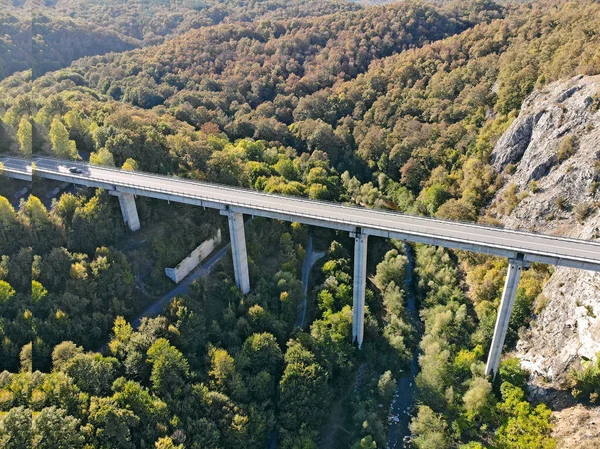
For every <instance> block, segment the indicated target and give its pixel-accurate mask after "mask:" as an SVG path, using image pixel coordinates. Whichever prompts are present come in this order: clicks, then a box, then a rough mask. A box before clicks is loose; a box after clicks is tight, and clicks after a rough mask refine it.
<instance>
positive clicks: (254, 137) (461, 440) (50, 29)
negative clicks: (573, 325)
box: [0, 0, 600, 449]
mask: <svg viewBox="0 0 600 449" xmlns="http://www.w3.org/2000/svg"><path fill="white" fill-rule="evenodd" d="M13 3H14V5H13V7H11V8H9V9H7V11H6V12H3V13H2V14H3V15H0V36H2V37H0V79H2V78H4V79H2V80H1V81H0V152H2V153H11V154H15V155H20V156H25V157H29V156H30V155H32V154H35V153H38V154H47V155H51V156H56V157H61V158H67V159H79V158H81V157H83V158H88V157H89V159H90V161H91V162H93V163H99V164H105V165H109V166H117V167H123V168H126V169H129V170H143V171H150V172H158V173H164V174H174V175H179V176H183V177H188V178H191V179H199V180H208V181H211V182H217V183H223V184H230V185H238V186H243V187H246V188H251V189H256V190H261V191H266V192H271V193H280V194H286V195H296V196H303V197H308V198H312V199H322V200H330V201H339V202H348V203H354V204H359V205H362V206H365V207H376V208H387V209H392V210H397V211H400V212H407V213H413V214H421V215H426V216H436V217H441V218H447V219H454V220H466V221H480V222H485V223H497V219H498V217H499V216H500V215H501V214H503V213H506V211H510V210H511V208H514V207H515V205H516V204H517V203H518V201H519V200H520V199H521V198H523V196H524V195H527V191H523V192H519V191H517V190H516V189H507V190H505V192H507V193H504V194H503V195H504V196H503V197H501V198H498V199H497V200H498V201H497V204H496V207H495V208H494V209H489V204H490V200H491V199H492V198H493V197H494V195H495V194H496V192H497V191H498V190H499V189H500V188H501V187H502V186H503V182H504V180H503V176H502V174H499V173H497V172H496V171H495V170H494V169H493V168H492V166H491V165H490V164H489V158H490V153H491V150H492V148H493V146H494V144H495V142H496V140H497V139H498V137H499V136H500V135H501V134H502V133H503V132H504V131H505V130H506V129H507V127H508V126H509V125H510V123H511V122H512V121H513V120H514V118H515V117H516V116H517V114H518V111H519V108H520V106H521V104H522V102H523V100H524V99H525V97H526V96H527V95H528V94H529V93H531V92H532V91H533V89H534V88H543V87H544V86H545V85H546V84H547V83H549V82H551V81H553V80H557V79H560V78H567V77H571V76H574V75H578V74H598V73H600V35H599V34H598V30H600V4H599V3H598V2H597V1H592V0H582V1H577V2H573V1H570V2H568V1H563V0H542V1H539V2H534V3H532V4H525V5H520V4H519V3H521V2H505V3H506V5H505V4H504V3H503V5H504V6H500V5H498V4H496V3H494V2H491V1H488V0H477V1H473V2H458V3H456V2H450V3H453V4H452V5H450V6H446V7H444V8H439V7H437V6H435V5H432V4H429V3H421V2H412V1H410V2H409V1H407V2H399V3H398V4H392V5H386V6H377V7H368V8H367V7H365V8H361V7H358V6H356V5H353V4H351V3H350V2H342V1H316V0H298V1H293V2H287V1H277V0H266V1H217V0H193V1H192V0H190V1H187V0H182V1H177V2H174V1H166V0H165V1H159V0H156V1H150V0H138V1H131V2H123V1H117V0H103V1H100V2H93V1H88V0H58V1H56V2H48V1H45V2H43V4H42V2H25V4H23V2H18V1H15V2H13ZM444 3H446V2H444ZM513 3H514V4H513ZM26 8H30V9H33V10H35V11H39V15H37V16H35V17H36V19H35V20H34V21H33V32H32V28H27V26H26V25H25V23H26V21H25V18H26V15H24V14H26V12H27V9H26ZM30 25H31V23H30ZM32 35H33V36H34V39H33V43H34V45H33V47H31V48H33V49H34V51H36V52H37V56H36V57H35V58H33V59H34V60H31V59H28V58H31V57H32V54H31V53H28V52H27V51H26V49H27V42H28V40H30V39H31V36H32ZM59 42H71V43H70V44H69V45H67V46H66V47H65V48H62V47H61V48H59V46H58V43H59ZM73 42H77V45H74V44H73ZM134 47H143V48H135V49H134ZM40 55H42V56H40ZM28 64H29V65H28ZM27 69H30V70H27ZM13 72H16V73H13ZM46 72H47V73H46ZM0 172H1V170H0ZM38 183H40V184H39V185H41V186H42V187H39V191H36V190H35V188H34V191H33V194H32V195H30V196H29V197H28V199H27V200H23V201H21V203H20V204H15V201H13V198H14V196H13V193H14V191H15V190H17V187H14V185H12V184H10V182H9V180H8V179H7V178H6V177H5V176H2V175H1V174H0V255H1V256H2V257H1V259H0V366H1V367H2V369H0V445H1V446H3V447H7V448H21V447H36V448H37V447H39V448H41V447H68V448H84V447H85V448H86V449H90V448H102V449H104V448H111V449H113V448H124V449H129V448H148V447H155V448H160V449H167V448H170V449H174V448H177V449H181V448H215V449H217V448H219V449H222V448H258V447H263V446H264V444H265V442H266V441H267V440H269V441H272V438H274V436H277V438H278V444H279V445H280V447H283V448H286V449H287V448H290V449H291V448H294V449H296V448H304V449H307V448H310V449H312V448H316V447H324V448H333V447H340V448H342V447H344V448H347V447H351V448H353V449H359V448H377V447H385V446H386V444H387V432H388V430H389V422H388V420H387V418H388V409H389V405H390V403H391V401H392V400H393V397H394V392H395V389H396V381H397V377H398V375H399V373H401V372H402V370H407V369H408V367H409V364H410V360H411V358H412V354H413V353H414V352H415V351H419V366H420V374H419V375H418V376H417V378H416V388H417V407H416V408H415V410H414V411H412V416H413V417H412V423H411V425H410V431H411V433H412V434H413V437H414V438H413V440H412V443H411V444H412V445H413V446H414V447H415V448H417V449H429V448H460V449H483V448H488V449H509V448H526V447H536V448H544V449H546V448H548V449H551V448H553V447H555V441H554V440H553V438H552V437H551V436H550V433H551V430H552V424H551V422H550V419H549V416H550V412H549V410H548V408H547V407H545V406H544V405H538V406H533V405H531V404H530V403H528V402H527V400H526V395H525V384H526V379H527V376H528V373H527V372H525V371H524V370H522V369H521V368H520V367H519V364H518V361H516V360H515V359H510V358H509V359H506V360H505V361H504V362H503V364H502V367H501V371H500V376H499V378H498V379H497V382H495V383H493V384H492V383H491V382H490V380H489V379H487V378H486V377H485V375H484V369H483V367H484V361H485V356H486V354H487V351H488V349H489V346H490V342H491V337H492V333H493V328H494V322H495V318H496V309H497V306H498V303H499V301H500V296H501V292H502V287H503V281H504V275H505V273H506V262H505V261H503V260H498V259H495V258H491V257H485V256H474V255H472V254H466V253H463V252H453V251H447V250H443V249H441V248H433V247H428V246H421V245H416V246H414V247H413V248H407V247H406V246H405V245H404V244H402V243H400V242H387V241H383V240H377V239H373V241H372V243H370V253H369V266H368V272H369V283H368V288H367V294H366V301H367V317H366V329H365V333H366V338H365V344H364V347H363V350H362V351H358V350H357V348H355V347H354V346H352V344H351V334H352V257H351V254H352V240H351V239H349V238H348V236H347V235H342V234H335V233H333V232H329V231H323V230H320V231H319V230H315V229H309V228H307V227H305V226H301V225H298V224H289V223H281V222H276V221H270V220H266V219H257V218H255V219H253V220H251V221H250V222H249V223H248V224H247V231H246V232H247V242H248V252H249V265H250V274H251V278H252V285H253V291H252V292H251V293H250V294H249V295H247V296H242V295H241V294H240V292H239V291H238V290H237V288H236V287H235V282H234V281H233V274H232V269H231V262H230V261H225V262H224V263H223V264H222V265H220V266H219V268H218V269H217V270H216V271H215V272H214V273H211V275H210V276H209V277H208V278H207V279H205V280H203V281H200V282H197V283H195V284H194V286H193V288H192V289H191V290H190V292H188V294H185V295H180V296H177V297H175V298H174V299H173V300H172V301H171V302H170V303H169V305H168V307H167V309H166V310H165V312H164V313H163V314H162V316H160V317H158V318H152V319H148V318H144V319H142V320H141V324H140V326H139V327H137V328H134V326H133V325H132V323H133V322H134V321H135V318H136V317H137V316H139V314H140V313H142V311H143V309H144V307H145V306H147V305H148V304H149V303H151V302H153V301H154V300H156V298H157V297H159V296H160V295H161V294H162V293H163V292H164V291H165V290H166V289H167V287H168V284H167V283H166V282H167V281H166V279H165V277H164V275H163V270H164V268H165V267H168V266H174V265H176V264H177V263H178V261H180V260H181V259H182V258H183V257H185V255H187V254H188V253H189V252H190V251H191V250H193V249H194V248H195V247H196V246H197V245H199V244H200V243H201V242H202V241H203V240H204V239H206V238H209V237H210V236H211V235H213V233H214V230H215V229H217V228H222V229H223V230H225V229H226V223H225V222H224V218H223V217H221V216H219V215H218V214H216V213H211V212H206V211H204V210H202V209H201V208H193V207H188V206H181V205H180V206H177V205H173V204H168V203H165V202H161V201H158V200H149V199H139V198H138V199H137V204H138V209H139V214H140V219H141V223H142V230H141V231H139V232H140V233H141V236H140V237H139V238H136V237H135V236H134V235H132V234H131V233H129V232H128V231H127V230H126V229H125V226H124V225H123V224H122V219H121V217H120V212H119V206H118V201H117V199H116V198H114V197H111V196H110V195H108V194H107V193H106V192H103V191H101V190H99V191H94V190H90V189H78V190H74V191H72V192H69V193H64V194H62V195H61V196H59V197H58V198H56V199H55V200H54V201H53V202H52V204H48V205H46V206H45V205H44V204H43V202H42V201H43V199H44V194H45V190H44V188H49V187H48V186H47V185H46V184H44V181H42V180H40V179H37V178H36V180H35V181H34V186H35V185H36V184H38ZM19 187H20V186H19ZM11 203H12V204H11ZM311 233H312V235H313V236H314V237H315V240H316V241H317V243H318V244H319V245H321V249H323V251H324V253H325V255H324V257H323V259H321V260H320V261H319V262H317V264H316V266H315V269H314V270H313V273H314V277H315V279H313V280H312V281H311V284H310V286H311V288H310V290H309V303H310V304H311V305H310V307H309V315H310V322H309V323H307V325H306V326H304V327H303V328H302V329H300V328H298V326H297V312H298V308H299V305H300V304H301V302H302V299H303V283H302V265H303V260H304V257H305V255H306V250H307V247H308V238H309V234H311ZM138 235H139V234H138ZM412 268H414V273H415V285H414V287H415V290H416V292H415V294H416V297H417V302H418V305H419V308H420V310H419V316H418V317H417V318H416V319H415V317H411V314H410V312H409V310H408V307H407V301H408V296H409V291H408V290H409V289H410V288H411V287H410V286H407V285H406V283H405V281H406V275H407V272H408V270H411V269H412ZM550 274H551V271H550V270H548V268H546V267H543V266H537V265H534V266H533V267H532V268H531V269H529V270H527V271H526V272H525V273H524V274H523V279H522V281H521V284H520V286H519V289H518V292H517V300H516V305H515V312H514V313H513V316H512V319H511V323H510V328H509V333H508V337H507V348H512V347H514V345H515V344H516V341H517V339H518V333H519V329H521V328H522V327H524V326H527V325H528V323H529V321H530V320H531V319H532V316H533V313H534V311H535V310H536V307H538V305H536V304H537V302H539V301H540V299H539V297H540V293H541V288H542V286H543V285H544V283H545V282H546V280H547V279H548V278H549V276H550ZM311 276H313V275H311ZM419 318H420V320H419ZM99 350H101V351H99ZM98 351H99V352H98ZM597 371H598V368H597V367H591V368H589V369H588V371H585V372H583V374H581V375H579V377H577V378H576V379H575V384H576V391H577V395H579V396H585V397H590V395H591V394H594V391H596V390H595V389H596V388H597V385H600V382H598V381H597V379H598V378H599V377H600V376H598V374H597ZM340 410H343V411H340ZM332 429H338V430H339V429H343V431H338V432H337V433H334V432H333V431H332ZM334 443H335V444H334ZM336 444H337V445H336Z"/></svg>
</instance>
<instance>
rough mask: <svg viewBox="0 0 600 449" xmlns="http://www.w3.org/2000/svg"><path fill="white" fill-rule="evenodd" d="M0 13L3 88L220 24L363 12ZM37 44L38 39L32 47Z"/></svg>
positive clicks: (117, 6) (201, 5)
mask: <svg viewBox="0 0 600 449" xmlns="http://www.w3.org/2000/svg"><path fill="white" fill-rule="evenodd" d="M6 3H7V4H6V5H3V8H2V11H0V80H1V79H3V78H5V77H6V76H8V75H11V74H13V73H15V72H19V71H24V70H27V69H30V68H31V69H32V74H33V77H34V78H37V77H38V76H40V75H43V74H44V73H46V72H50V71H54V70H58V69H61V68H63V67H66V66H68V65H69V64H70V63H71V62H73V61H75V60H77V59H79V58H82V57H84V56H92V55H101V54H105V53H110V52H123V51H125V50H130V49H132V48H136V47H141V46H145V45H152V44H156V43H159V42H162V41H163V40H164V39H165V38H166V37H168V36H172V35H176V34H181V33H183V32H185V31H189V30H191V29H197V28H201V27H205V26H210V25H215V24H218V23H222V22H251V21H253V20H258V19H261V20H267V19H281V18H288V17H306V16H320V15H325V14H331V13H335V12H340V11H351V10H355V9H357V8H356V7H354V6H352V5H349V4H348V3H346V2H344V1H342V0H339V1H336V0H333V1H324V0H316V1H315V0H294V1H280V0H279V1H277V0H275V1H273V0H268V1H259V2H248V1H217V0H206V1H199V0H198V1H197V0H193V1H192V0H189V1H171V0H168V1H151V0H150V1H149V0H137V1H127V2H124V1H120V0H103V1H86V0H58V1H56V0H49V1H38V0H27V1H26V2H24V3H22V2H20V1H17V0H14V1H13V0H6ZM32 37H33V39H32Z"/></svg>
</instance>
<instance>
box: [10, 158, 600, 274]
mask: <svg viewBox="0 0 600 449" xmlns="http://www.w3.org/2000/svg"><path fill="white" fill-rule="evenodd" d="M33 161H34V162H35V166H36V169H35V170H36V174H39V175H40V176H43V177H46V178H49V179H56V180H67V181H70V182H74V183H77V184H83V185H88V186H95V187H102V188H107V189H109V190H116V191H119V192H124V193H134V194H137V195H144V196H151V197H155V198H162V199H168V200H170V201H180V202H185V203H189V204H197V205H201V206H205V207H214V208H218V209H223V210H224V209H231V210H233V211H236V212H243V213H247V214H252V215H257V216H266V217H270V218H278V219H283V220H291V221H298V222H302V223H307V224H313V225H317V226H325V227H330V228H336V229H341V230H347V231H350V232H352V231H354V230H356V229H357V228H359V229H360V230H361V232H364V233H366V234H369V235H378V236H382V237H390V238H400V239H404V240H409V241H417V242H424V243H431V244H438V245H441V246H447V247H451V248H457V249H465V250H471V251H478V252H484V253H489V254H494V255H498V256H505V257H510V258H513V257H516V256H517V254H518V253H522V254H525V255H526V260H529V261H538V262H544V263H551V264H555V265H562V266H571V267H576V268H584V269H590V270H594V271H600V243H598V242H591V241H584V240H577V239H570V238H560V237H556V236H549V235H542V234H534V233H529V232H522V231H512V230H507V229H501V228H493V227H488V226H481V225H476V224H470V223H457V222H450V221H443V220H435V219H430V218H423V217H415V216H409V215H405V214H399V213H395V212H387V211H380V210H373V209H366V208H361V207H353V206H345V205H340V204H335V203H326V202H320V201H312V200H308V199H302V198H297V197H284V196H280V195H272V194H266V193H261V192H256V191H252V190H247V189H241V188H234V187H228V186H221V185H214V184H208V183H202V182H197V181H190V180H184V179H181V178H177V177H173V176H163V175H152V174H148V173H141V172H131V171H125V170H119V169H110V168H106V167H100V166H93V165H90V164H86V163H75V162H68V161H60V160H55V159H51V158H34V159H33ZM3 162H4V166H5V168H4V170H5V171H11V170H15V172H19V173H23V172H27V170H28V168H27V167H28V164H29V161H27V160H21V159H16V158H10V159H4V161H3ZM72 166H77V167H79V168H80V169H81V171H82V173H80V174H76V173H70V172H69V167H72Z"/></svg>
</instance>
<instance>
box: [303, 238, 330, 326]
mask: <svg viewBox="0 0 600 449" xmlns="http://www.w3.org/2000/svg"><path fill="white" fill-rule="evenodd" d="M324 256H325V253H324V252H314V251H313V242H312V236H309V237H308V245H307V246H306V255H305V256H304V263H303V264H302V285H303V288H304V292H303V299H302V306H301V308H300V311H299V312H298V318H297V319H296V326H298V327H299V328H301V329H304V326H305V325H306V309H307V307H308V279H309V275H310V271H311V270H312V267H313V266H314V265H315V263H316V262H317V261H318V260H319V259H321V258H322V257H324Z"/></svg>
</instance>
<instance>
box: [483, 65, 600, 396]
mask: <svg viewBox="0 0 600 449" xmlns="http://www.w3.org/2000/svg"><path fill="white" fill-rule="evenodd" d="M493 164H494V166H495V168H496V169H497V170H499V171H502V170H505V171H507V172H508V173H510V174H508V173H507V174H506V185H505V188H504V189H505V190H506V189H509V188H510V187H509V186H510V185H511V184H513V185H515V186H517V187H518V189H519V191H521V192H528V194H527V196H526V197H525V198H524V199H522V200H521V201H520V202H519V204H518V205H517V206H516V207H515V208H514V210H512V212H511V213H510V215H508V216H505V217H503V218H502V221H503V223H504V225H505V226H506V227H509V228H515V229H516V228H520V229H527V230H532V231H539V232H544V233H549V234H557V235H562V236H569V237H575V238H583V239H596V240H597V239H599V238H600V211H599V207H598V206H599V205H600V187H597V185H596V183H597V182H598V181H600V76H595V77H583V76H579V77H575V78H573V79H571V80H568V81H563V82H557V83H553V84H550V85H548V86H546V87H544V88H543V89H541V90H538V91H536V92H535V93H533V94H532V95H531V96H530V97H529V98H528V99H527V100H526V101H525V102H524V104H523V107H522V109H521V113H520V115H519V117H518V118H517V119H516V120H515V121H514V122H513V123H512V125H511V126H510V128H509V129H508V130H507V131H506V133H505V134H504V135H503V136H502V138H501V139H500V140H499V141H498V143H497V145H496V147H495V149H494V151H493ZM509 164H510V165H509ZM507 167H508V168H507ZM513 188H514V187H513ZM502 194H503V191H501V192H500V193H499V195H498V197H497V198H498V201H500V198H501V197H502ZM543 295H544V296H545V297H546V299H547V304H546V306H545V308H544V309H543V310H542V311H541V313H540V314H539V316H537V317H536V319H535V320H534V321H533V323H532V325H531V328H530V329H529V330H528V331H527V332H526V333H524V335H521V338H520V341H519V343H518V345H517V355H518V357H519V358H520V359H521V361H522V364H523V366H525V367H527V368H528V369H530V370H531V371H532V372H533V374H534V375H535V376H537V377H538V379H540V380H541V379H544V380H545V381H546V382H549V383H550V386H552V387H555V388H556V387H560V385H561V383H562V382H563V381H564V380H565V378H566V375H567V374H568V371H569V370H570V369H571V368H576V367H579V365H580V364H581V361H582V359H595V357H596V354H597V353H598V352H600V274H598V273H596V274H594V273H590V272H586V271H580V270H571V269H565V268H559V269H557V270H556V272H555V273H554V274H553V275H552V277H551V279H550V281H549V282H548V283H547V285H546V286H545V288H544V291H543Z"/></svg>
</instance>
